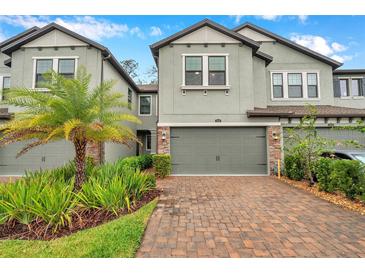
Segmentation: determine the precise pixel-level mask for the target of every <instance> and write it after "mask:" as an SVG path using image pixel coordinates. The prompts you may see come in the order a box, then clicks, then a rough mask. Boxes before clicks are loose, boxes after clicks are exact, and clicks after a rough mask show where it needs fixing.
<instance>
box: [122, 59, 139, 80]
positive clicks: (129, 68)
mask: <svg viewBox="0 0 365 274" xmlns="http://www.w3.org/2000/svg"><path fill="white" fill-rule="evenodd" d="M120 64H121V65H122V67H123V69H124V70H125V71H126V72H127V73H128V75H129V76H130V77H131V78H132V79H133V80H134V81H135V82H136V83H138V84H141V83H142V81H141V79H140V78H139V74H138V67H139V64H138V62H137V61H136V60H134V59H126V60H122V61H121V62H120Z"/></svg>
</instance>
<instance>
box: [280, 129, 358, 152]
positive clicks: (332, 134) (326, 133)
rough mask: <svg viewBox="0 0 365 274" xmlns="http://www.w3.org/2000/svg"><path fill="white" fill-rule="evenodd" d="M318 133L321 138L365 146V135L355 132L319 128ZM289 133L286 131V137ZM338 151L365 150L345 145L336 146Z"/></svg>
mask: <svg viewBox="0 0 365 274" xmlns="http://www.w3.org/2000/svg"><path fill="white" fill-rule="evenodd" d="M317 132H318V134H319V135H320V136H322V137H325V138H328V139H330V140H335V141H337V140H338V141H340V142H341V141H345V140H355V141H357V142H358V143H359V144H362V145H364V146H365V134H363V133H360V132H358V131H354V130H336V129H333V128H329V127H318V128H317ZM286 135H287V133H286V131H285V130H284V136H286ZM284 146H285V138H284ZM336 148H337V149H350V150H358V149H361V150H363V149H364V148H356V147H346V146H343V145H338V146H336Z"/></svg>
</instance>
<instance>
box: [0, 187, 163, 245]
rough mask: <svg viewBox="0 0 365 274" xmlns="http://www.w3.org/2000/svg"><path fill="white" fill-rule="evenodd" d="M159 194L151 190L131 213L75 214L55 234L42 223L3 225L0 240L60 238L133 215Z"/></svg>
mask: <svg viewBox="0 0 365 274" xmlns="http://www.w3.org/2000/svg"><path fill="white" fill-rule="evenodd" d="M161 192H162V191H161V190H159V189H154V190H151V191H150V192H148V193H147V194H146V195H144V196H143V198H142V199H141V200H140V201H138V202H137V203H136V205H134V206H133V207H132V208H131V211H129V212H128V210H127V209H123V210H121V211H120V212H118V215H115V214H112V213H110V212H107V211H104V210H97V209H92V210H87V211H82V212H77V213H75V214H74V215H73V216H72V224H71V225H70V227H67V228H62V229H60V230H58V231H57V232H53V231H52V228H47V225H46V224H45V223H43V222H33V223H31V224H30V225H29V226H27V225H24V224H20V223H17V222H12V223H7V224H3V225H0V240H10V239H20V240H52V239H56V238H60V237H63V236H66V235H70V234H72V233H75V232H77V231H79V230H83V229H86V228H91V227H95V226H98V225H101V224H104V223H107V222H109V221H111V220H114V219H117V218H120V217H121V216H123V215H126V214H130V213H133V212H135V211H136V210H138V209H139V208H141V207H142V206H144V205H145V204H148V203H149V202H151V201H152V200H154V199H155V198H156V197H158V196H160V194H161Z"/></svg>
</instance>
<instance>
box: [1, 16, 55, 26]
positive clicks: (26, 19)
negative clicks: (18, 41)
mask: <svg viewBox="0 0 365 274" xmlns="http://www.w3.org/2000/svg"><path fill="white" fill-rule="evenodd" d="M0 22H2V23H5V24H8V25H13V26H17V27H23V28H26V29H28V28H31V27H34V26H37V27H44V26H45V25H47V24H48V23H49V22H50V19H49V17H48V16H31V15H14V16H9V15H5V16H0Z"/></svg>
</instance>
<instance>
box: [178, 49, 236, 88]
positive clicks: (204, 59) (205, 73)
mask: <svg viewBox="0 0 365 274" xmlns="http://www.w3.org/2000/svg"><path fill="white" fill-rule="evenodd" d="M189 56H201V57H202V66H203V67H202V77H203V81H202V82H203V84H202V85H191V86H189V85H185V57H189ZM210 56H222V57H225V58H226V84H225V85H209V64H208V58H209V57H210ZM181 59H182V78H181V79H182V84H181V88H182V89H202V88H203V89H229V88H230V85H229V69H228V68H229V53H183V54H181Z"/></svg>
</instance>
